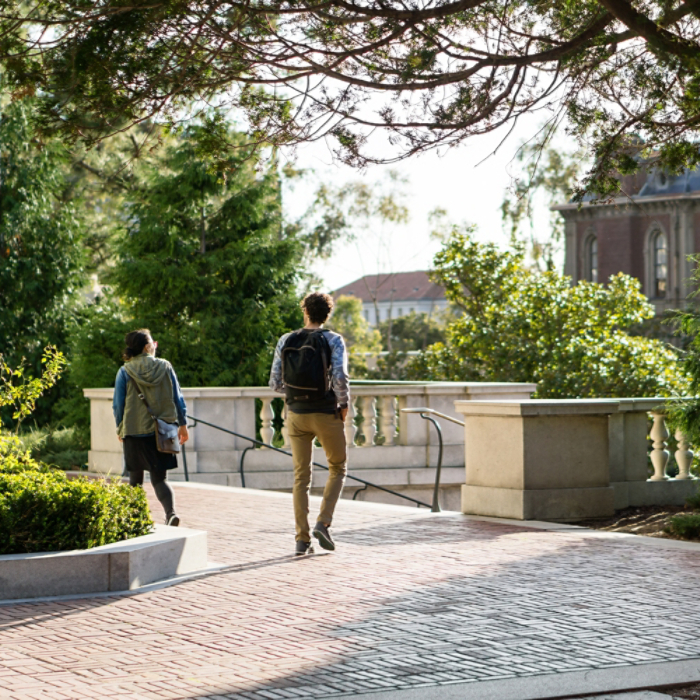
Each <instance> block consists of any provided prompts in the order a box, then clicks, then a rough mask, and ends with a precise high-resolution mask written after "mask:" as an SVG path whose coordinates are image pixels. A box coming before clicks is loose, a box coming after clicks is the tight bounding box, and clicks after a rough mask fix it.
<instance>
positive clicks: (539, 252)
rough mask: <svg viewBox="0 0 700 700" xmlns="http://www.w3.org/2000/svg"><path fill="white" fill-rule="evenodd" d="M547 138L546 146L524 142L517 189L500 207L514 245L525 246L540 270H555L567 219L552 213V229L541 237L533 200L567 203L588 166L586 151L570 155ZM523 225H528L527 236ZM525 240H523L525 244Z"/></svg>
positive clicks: (570, 153)
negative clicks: (538, 197) (535, 219)
mask: <svg viewBox="0 0 700 700" xmlns="http://www.w3.org/2000/svg"><path fill="white" fill-rule="evenodd" d="M548 135H550V134H546V135H545V141H544V143H537V142H534V143H525V144H523V145H522V146H521V147H520V149H519V150H518V154H517V156H516V159H517V162H518V165H519V168H520V172H519V173H518V176H517V177H516V179H515V182H514V186H513V187H512V188H511V189H510V190H509V191H507V192H506V195H505V197H504V198H503V203H502V204H501V213H502V215H503V222H504V224H506V225H507V226H509V228H510V239H511V245H512V246H513V247H517V246H520V245H523V244H524V245H525V249H526V250H527V252H528V254H529V256H530V257H531V258H532V261H533V263H534V265H535V267H536V268H537V269H538V270H541V269H546V270H554V269H555V266H556V265H555V261H554V256H555V255H556V254H557V253H558V252H559V251H560V249H561V244H562V242H563V239H564V220H563V218H562V216H561V214H559V212H555V211H551V210H550V230H549V231H548V232H547V233H546V234H545V235H542V232H537V231H535V221H534V209H533V205H534V200H535V199H536V197H537V196H538V195H544V198H545V203H546V204H547V205H548V206H549V207H551V206H552V205H554V204H561V203H562V202H567V201H568V200H569V199H571V197H572V196H573V194H574V191H575V189H576V185H577V183H578V182H579V180H580V178H581V176H582V174H583V172H584V166H585V160H584V155H585V154H584V153H583V152H580V151H579V152H567V151H563V150H562V149H560V148H556V147H554V146H552V145H551V142H550V140H549V138H547V136H548ZM523 224H527V225H528V231H527V233H526V234H523V233H522V230H521V229H522V226H523ZM523 238H524V241H523Z"/></svg>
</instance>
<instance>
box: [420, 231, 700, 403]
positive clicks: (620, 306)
mask: <svg viewBox="0 0 700 700" xmlns="http://www.w3.org/2000/svg"><path fill="white" fill-rule="evenodd" d="M434 264H435V271H434V273H433V276H432V277H433V280H434V281H435V282H437V283H439V284H442V285H444V286H445V289H446V295H447V298H448V300H449V301H450V302H451V303H452V304H453V305H455V306H456V307H457V308H458V309H459V310H460V311H461V314H462V315H461V316H460V317H459V318H458V319H457V320H456V321H454V322H453V323H451V324H450V325H449V326H448V328H447V338H446V341H445V342H444V343H436V344H435V345H432V346H430V347H429V348H428V349H427V350H426V351H424V352H423V353H421V355H420V356H419V357H418V358H417V359H416V361H414V362H413V363H412V364H411V366H410V368H409V374H410V376H411V377H412V378H416V379H417V378H421V379H433V380H448V381H496V382H537V383H538V388H537V396H538V397H540V398H589V397H590V398H592V397H621V396H668V395H672V394H674V393H676V392H681V393H682V392H684V391H685V390H686V388H687V379H686V377H685V375H684V373H683V371H682V369H681V367H680V366H679V364H678V358H677V353H676V351H675V350H674V349H673V348H671V347H669V346H666V345H664V344H663V343H661V342H660V341H658V340H653V339H649V338H643V337H638V336H632V335H630V333H629V332H628V329H629V328H630V327H632V326H633V325H635V324H639V323H641V322H642V321H643V320H644V319H647V318H651V317H652V316H653V314H654V310H653V307H652V306H651V304H649V303H648V301H647V300H646V298H645V297H644V295H643V294H642V293H641V291H640V286H639V282H638V281H637V280H635V279H634V278H632V277H629V276H627V275H623V274H618V275H614V276H612V277H611V278H610V280H609V282H608V283H607V284H605V285H603V284H597V283H591V282H581V283H579V284H577V285H575V286H571V282H570V279H569V278H568V277H564V276H562V275H559V274H557V273H555V272H535V271H532V270H531V269H528V268H527V267H526V266H525V265H524V261H523V256H522V254H521V253H519V252H504V251H501V250H499V249H497V248H496V247H495V246H494V245H492V244H484V243H480V242H477V241H476V240H475V238H474V236H473V231H472V230H471V229H466V230H465V229H454V230H453V231H452V234H451V235H450V236H449V238H448V239H447V240H446V243H445V245H444V247H443V249H442V250H441V252H440V253H438V255H437V256H436V258H435V263H434Z"/></svg>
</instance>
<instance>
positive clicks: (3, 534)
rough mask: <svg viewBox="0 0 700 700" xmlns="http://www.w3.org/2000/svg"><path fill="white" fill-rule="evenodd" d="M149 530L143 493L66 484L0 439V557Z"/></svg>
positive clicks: (83, 482)
mask: <svg viewBox="0 0 700 700" xmlns="http://www.w3.org/2000/svg"><path fill="white" fill-rule="evenodd" d="M152 526H153V521H152V520H151V517H150V512H149V508H148V502H147V500H146V493H145V491H144V490H143V489H140V488H132V487H131V486H127V485H125V484H120V483H116V482H114V483H107V482H104V481H101V480H100V481H90V480H88V479H86V478H84V477H81V478H79V479H72V480H71V479H68V478H67V477H66V475H65V474H64V473H63V472H62V471H58V470H55V469H51V468H49V467H48V466H46V465H45V464H42V463H41V462H37V461H36V460H34V459H32V458H31V456H30V454H29V452H28V451H27V450H26V449H25V448H24V447H23V445H22V444H21V442H20V441H19V439H17V438H16V437H8V436H3V435H0V554H24V553H28V552H54V551H59V550H70V549H90V548H91V547H99V546H100V545H103V544H110V543H111V542H119V541H120V540H125V539H129V538H131V537H139V536H140V535H146V534H148V533H149V532H150V530H151V528H152Z"/></svg>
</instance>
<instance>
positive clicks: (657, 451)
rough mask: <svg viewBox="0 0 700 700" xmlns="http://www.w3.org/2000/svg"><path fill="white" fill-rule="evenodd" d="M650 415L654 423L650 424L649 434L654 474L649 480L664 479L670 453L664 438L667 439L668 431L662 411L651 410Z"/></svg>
mask: <svg viewBox="0 0 700 700" xmlns="http://www.w3.org/2000/svg"><path fill="white" fill-rule="evenodd" d="M651 417H652V420H653V421H654V423H653V425H652V426H651V432H650V433H649V436H650V437H651V439H652V443H651V446H652V450H651V463H652V464H653V465H654V475H653V476H652V477H651V478H650V479H649V481H665V480H666V479H668V477H667V476H666V465H667V464H668V458H669V457H670V453H669V451H668V450H667V449H666V440H668V434H669V433H668V430H667V429H666V421H665V420H664V414H663V413H655V412H654V411H652V412H651Z"/></svg>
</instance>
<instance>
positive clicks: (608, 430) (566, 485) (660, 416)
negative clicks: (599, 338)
mask: <svg viewBox="0 0 700 700" xmlns="http://www.w3.org/2000/svg"><path fill="white" fill-rule="evenodd" d="M664 404H665V399H661V398H643V399H594V400H534V401H527V402H517V401H515V402H514V401H478V402H464V401H460V402H458V403H457V405H456V408H457V411H458V412H459V413H460V414H462V416H463V419H464V423H465V426H464V431H465V445H466V448H465V455H466V457H465V467H466V483H465V485H464V486H463V487H462V504H461V505H462V511H463V512H465V513H472V514H476V515H490V516H495V517H507V518H517V519H523V520H530V519H537V520H558V521H567V520H568V521H576V520H581V519H584V518H592V517H604V516H609V515H612V513H613V512H614V511H615V510H619V509H621V508H626V507H627V506H645V505H682V504H683V503H684V502H685V500H686V498H688V496H690V495H691V494H693V493H695V491H696V490H697V487H698V484H697V482H696V480H695V479H694V478H693V477H692V475H691V473H690V467H691V463H692V459H693V453H692V451H691V450H690V447H689V445H688V442H687V440H686V439H685V437H684V436H683V435H682V433H680V431H677V432H676V433H675V438H676V441H677V449H676V451H675V454H674V457H675V461H676V463H677V466H678V474H677V476H675V477H673V478H671V477H670V476H669V475H668V474H667V468H668V465H669V462H670V452H669V450H668V449H667V447H668V438H669V430H668V427H667V425H666V421H665V415H664ZM650 423H651V428H650V427H649V426H650ZM649 441H651V445H649ZM650 464H651V467H652V473H651V474H650Z"/></svg>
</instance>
